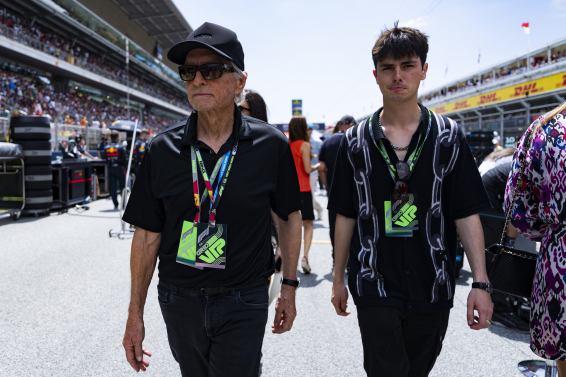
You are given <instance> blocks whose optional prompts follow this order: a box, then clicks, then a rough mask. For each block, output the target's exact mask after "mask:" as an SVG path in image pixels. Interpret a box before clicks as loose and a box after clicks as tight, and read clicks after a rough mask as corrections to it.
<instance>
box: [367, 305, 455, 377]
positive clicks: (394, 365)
mask: <svg viewBox="0 0 566 377" xmlns="http://www.w3.org/2000/svg"><path fill="white" fill-rule="evenodd" d="M357 309H358V324H359V326H360V332H361V334H362V344H363V346H364V369H365V370H366V373H367V375H368V376H369V377H377V376H379V377H425V376H428V374H429V373H430V371H431V370H432V367H433V366H434V363H435V362H436V358H437V356H438V355H439V354H440V350H441V349H442V341H443V340H444V336H445V335H446V329H447V327H448V317H449V314H450V310H446V311H443V312H437V313H414V312H406V311H403V310H400V309H397V308H394V307H387V306H358V307H357Z"/></svg>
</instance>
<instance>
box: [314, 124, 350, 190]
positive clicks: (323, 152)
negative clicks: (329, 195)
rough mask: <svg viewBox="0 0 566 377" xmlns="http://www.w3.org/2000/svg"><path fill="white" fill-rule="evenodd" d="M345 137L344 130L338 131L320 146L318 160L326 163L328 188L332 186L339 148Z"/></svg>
mask: <svg viewBox="0 0 566 377" xmlns="http://www.w3.org/2000/svg"><path fill="white" fill-rule="evenodd" d="M343 137H344V132H338V133H335V134H334V135H332V136H330V137H329V138H328V139H326V140H325V141H324V143H322V147H320V154H319V156H318V160H319V161H321V162H324V163H325V164H326V168H327V169H328V170H327V171H326V183H327V184H328V187H327V188H326V189H327V190H330V188H331V187H332V176H333V174H334V164H335V163H336V156H337V155H338V148H339V147H340V142H341V141H342V138H343Z"/></svg>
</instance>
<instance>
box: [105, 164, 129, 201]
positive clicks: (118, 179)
mask: <svg viewBox="0 0 566 377" xmlns="http://www.w3.org/2000/svg"><path fill="white" fill-rule="evenodd" d="M108 179H109V183H110V196H111V197H112V202H113V203H114V205H115V206H117V205H118V190H119V189H123V188H124V187H125V186H126V173H125V171H124V168H123V167H122V166H118V167H114V166H113V167H110V168H109V169H108ZM122 200H124V198H122Z"/></svg>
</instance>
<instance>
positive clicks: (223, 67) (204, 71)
mask: <svg viewBox="0 0 566 377" xmlns="http://www.w3.org/2000/svg"><path fill="white" fill-rule="evenodd" d="M197 71H198V72H200V74H201V75H202V77H203V78H204V79H205V80H214V79H219V78H220V77H222V74H223V73H224V71H228V72H234V71H235V69H234V67H232V66H230V65H227V64H221V63H212V64H203V65H182V66H180V67H179V76H180V77H181V80H183V81H193V80H194V79H195V77H196V76H197Z"/></svg>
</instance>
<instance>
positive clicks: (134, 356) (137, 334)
mask: <svg viewBox="0 0 566 377" xmlns="http://www.w3.org/2000/svg"><path fill="white" fill-rule="evenodd" d="M144 338H145V327H144V325H143V317H142V316H141V315H131V314H130V315H129V316H128V322H126V333H125V334H124V340H122V345H123V346H124V349H125V350H126V359H127V360H128V362H129V363H130V365H131V366H132V368H134V370H135V371H136V372H139V371H140V370H142V371H144V372H145V370H146V368H147V367H148V366H149V361H147V360H146V359H144V358H143V355H147V356H151V352H149V351H148V350H147V349H146V348H145V347H144V346H143V345H142V342H143V339H144Z"/></svg>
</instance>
